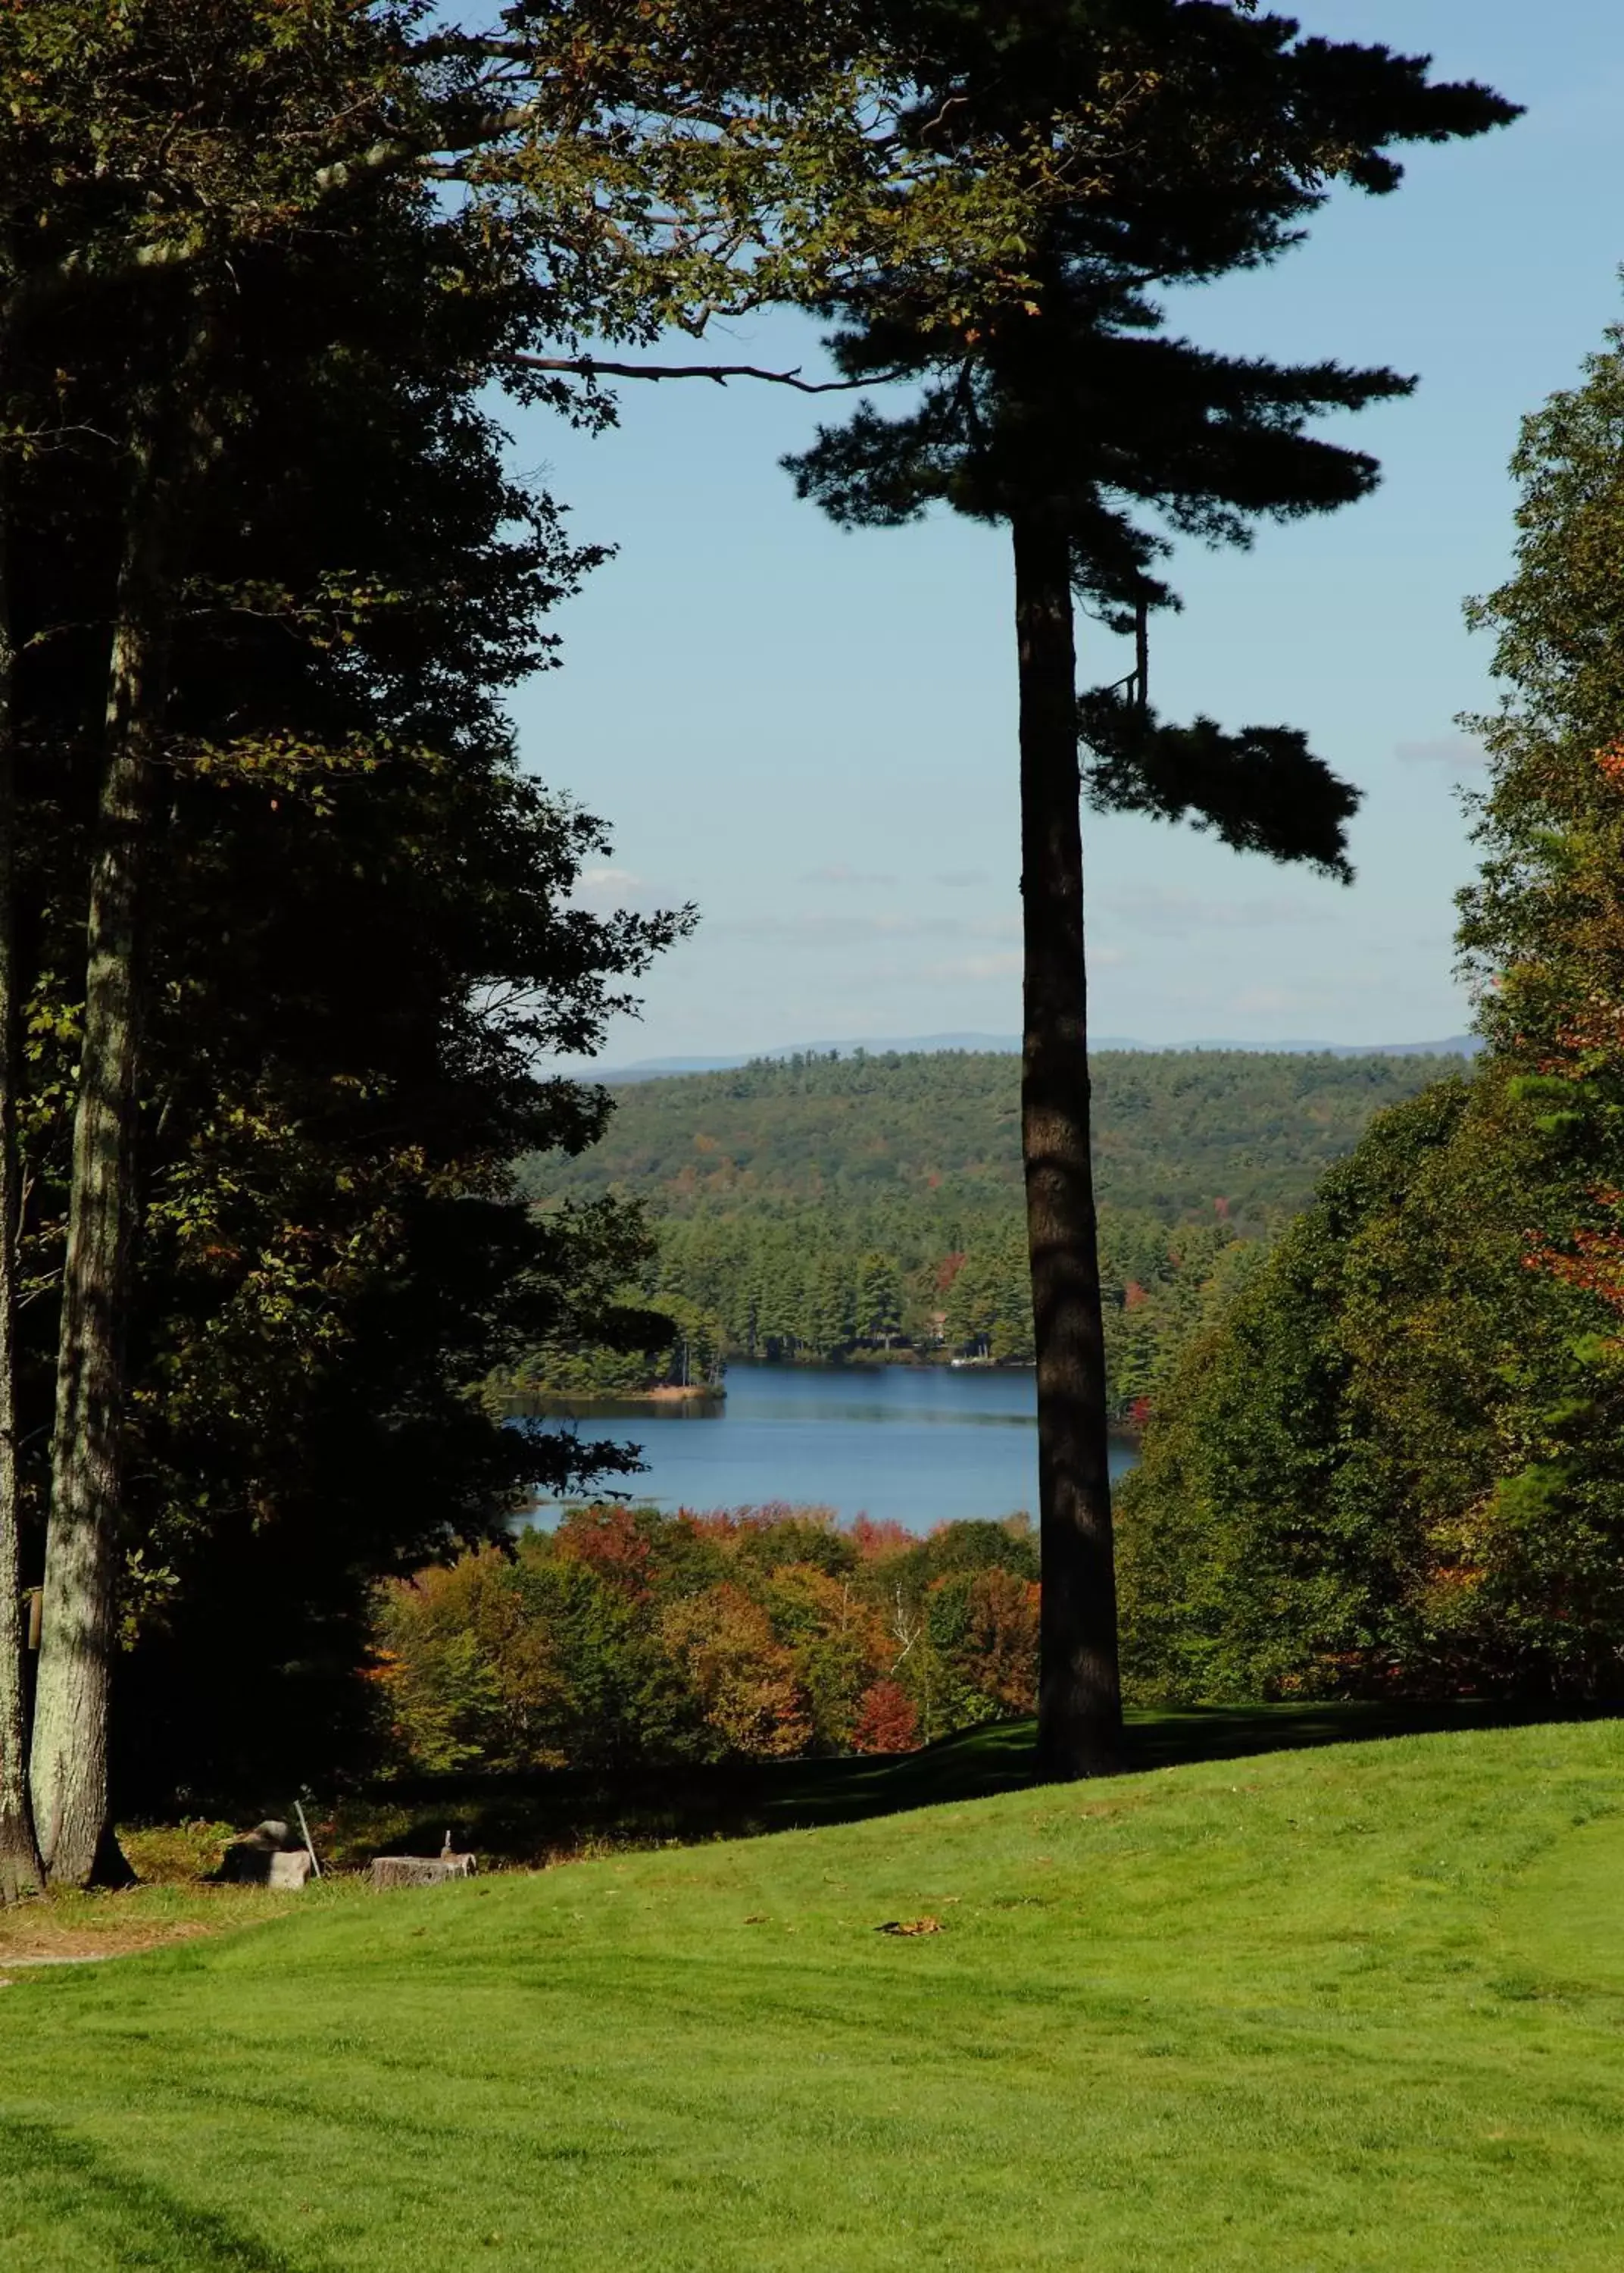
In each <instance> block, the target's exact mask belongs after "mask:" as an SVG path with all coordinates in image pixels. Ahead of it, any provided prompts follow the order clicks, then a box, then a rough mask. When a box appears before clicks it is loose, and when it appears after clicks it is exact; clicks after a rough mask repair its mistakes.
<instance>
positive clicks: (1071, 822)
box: [1014, 512, 1122, 1777]
mask: <svg viewBox="0 0 1624 2273" xmlns="http://www.w3.org/2000/svg"><path fill="white" fill-rule="evenodd" d="M1014 553H1015V629H1016V636H1017V640H1018V643H1019V653H1020V679H1021V891H1022V911H1023V917H1022V920H1023V926H1024V943H1025V964H1026V979H1025V994H1026V1016H1025V1039H1024V1046H1023V1058H1022V1082H1021V1141H1022V1155H1023V1159H1024V1162H1025V1168H1026V1206H1027V1238H1028V1246H1029V1255H1030V1260H1031V1272H1032V1318H1033V1331H1034V1334H1035V1338H1036V1347H1037V1458H1038V1504H1039V1509H1040V1512H1041V1522H1042V1550H1043V1620H1042V1639H1041V1654H1040V1674H1039V1682H1038V1705H1037V1742H1038V1752H1039V1757H1040V1759H1041V1762H1042V1765H1043V1767H1044V1771H1045V1773H1047V1774H1050V1775H1051V1776H1055V1777H1064V1776H1082V1775H1099V1774H1109V1773H1110V1772H1111V1770H1112V1769H1113V1768H1115V1767H1119V1766H1120V1765H1121V1756H1120V1747H1121V1735H1122V1705H1121V1692H1120V1688H1119V1679H1118V1671H1117V1597H1116V1574H1115V1568H1114V1564H1113V1559H1112V1554H1111V1471H1110V1465H1109V1452H1108V1444H1107V1437H1106V1425H1105V1424H1106V1404H1105V1344H1104V1324H1103V1321H1102V1318H1101V1313H1100V1279H1099V1253H1098V1242H1097V1235H1096V1222H1095V1209H1094V1171H1093V1164H1092V1161H1091V1159H1090V1155H1089V1061H1088V979H1087V971H1086V966H1085V963H1084V957H1083V928H1082V830H1081V818H1080V814H1079V803H1080V799H1079V784H1078V775H1077V712H1076V649H1075V641H1074V631H1073V622H1072V589H1071V547H1070V544H1069V541H1068V539H1067V537H1066V533H1065V531H1064V530H1063V529H1059V528H1056V527H1054V526H1052V525H1051V524H1050V523H1049V522H1047V521H1045V519H1044V517H1043V515H1042V514H1041V513H1040V512H1039V513H1033V514H1029V515H1025V514H1022V515H1017V516H1016V518H1015V520H1014Z"/></svg>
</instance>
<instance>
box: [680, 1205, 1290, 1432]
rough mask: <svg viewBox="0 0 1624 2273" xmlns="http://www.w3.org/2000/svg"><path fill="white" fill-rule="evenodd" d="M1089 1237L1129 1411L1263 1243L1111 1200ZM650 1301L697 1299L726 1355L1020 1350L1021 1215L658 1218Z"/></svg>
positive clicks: (991, 1356) (922, 1212) (809, 1212)
mask: <svg viewBox="0 0 1624 2273" xmlns="http://www.w3.org/2000/svg"><path fill="white" fill-rule="evenodd" d="M881 1240H887V1241H888V1242H889V1243H888V1244H885V1245H882V1244H879V1243H878V1242H879V1241H881ZM1101 1250H1102V1251H1101V1273H1102V1279H1103V1282H1104V1293H1105V1325H1106V1340H1107V1349H1108V1354H1109V1359H1110V1365H1111V1402H1112V1409H1113V1412H1114V1413H1115V1414H1116V1415H1117V1416H1118V1417H1119V1418H1124V1419H1126V1418H1127V1417H1129V1415H1130V1414H1132V1413H1133V1411H1134V1408H1135V1407H1136V1406H1137V1405H1138V1404H1139V1402H1140V1401H1141V1399H1144V1398H1145V1397H1147V1396H1149V1394H1150V1393H1151V1392H1152V1391H1153V1390H1154V1388H1155V1386H1156V1384H1157V1383H1158V1382H1159V1381H1160V1380H1161V1379H1162V1378H1163V1377H1164V1374H1165V1372H1166V1371H1167V1369H1168V1368H1169V1366H1170V1365H1171V1363H1172V1362H1173V1360H1174V1357H1175V1355H1176V1353H1177V1352H1178V1350H1179V1348H1180V1347H1182V1346H1183V1344H1184V1342H1185V1340H1186V1339H1187V1338H1188V1336H1189V1335H1190V1333H1191V1332H1194V1331H1195V1330H1196V1329H1197V1328H1198V1327H1199V1326H1200V1324H1201V1323H1202V1322H1203V1321H1205V1320H1207V1319H1209V1318H1210V1317H1212V1316H1213V1315H1214V1314H1215V1312H1216V1309H1217V1307H1218V1306H1219V1305H1221V1303H1222V1302H1223V1301H1224V1299H1225V1297H1226V1295H1227V1294H1228V1293H1229V1291H1230V1290H1231V1288H1232V1287H1234V1286H1235V1285H1237V1284H1238V1283H1239V1280H1240V1279H1241V1278H1243V1277H1244V1275H1245V1274H1246V1271H1247V1270H1248V1269H1249V1268H1251V1267H1252V1265H1253V1264H1254V1262H1255V1260H1256V1259H1257V1257H1258V1256H1259V1255H1260V1253H1261V1245H1260V1242H1257V1241H1255V1240H1242V1239H1237V1238H1236V1237H1234V1236H1233V1235H1232V1234H1231V1230H1230V1228H1229V1227H1227V1226H1226V1225H1224V1224H1221V1223H1216V1222H1209V1223H1206V1224H1191V1225H1181V1226H1173V1227H1169V1226H1168V1225H1166V1224H1164V1223H1163V1222H1161V1221H1160V1220H1159V1219H1157V1218H1156V1217H1155V1216H1151V1215H1148V1214H1139V1215H1129V1214H1126V1213H1115V1214H1112V1215H1110V1216H1108V1217H1106V1218H1105V1219H1104V1221H1103V1222H1102V1225H1101ZM647 1299H648V1300H649V1302H650V1303H651V1304H652V1305H653V1306H654V1307H655V1308H656V1309H659V1308H663V1307H666V1306H668V1305H669V1306H670V1307H671V1308H672V1309H674V1310H678V1311H680V1310H683V1309H689V1308H692V1309H694V1310H697V1311H698V1312H699V1313H700V1315H701V1316H703V1317H707V1318H708V1319H710V1320H711V1321H714V1325H713V1329H712V1330H713V1332H715V1333H718V1334H719V1335H720V1337H721V1339H722V1345H723V1347H724V1348H725V1349H726V1350H727V1351H728V1352H729V1353H730V1354H732V1355H735V1356H738V1357H744V1358H749V1359H754V1360H758V1361H760V1360H767V1361H775V1360H782V1359H817V1360H822V1361H825V1362H827V1361H837V1362H838V1361H841V1360H846V1359H850V1358H853V1357H856V1356H867V1357H875V1356H885V1355H887V1354H891V1355H894V1354H898V1353H899V1352H903V1351H911V1352H913V1353H914V1354H920V1355H924V1356H932V1355H937V1354H954V1355H960V1356H965V1357H972V1358H981V1359H985V1360H989V1361H991V1362H994V1363H1028V1362H1030V1360H1031V1357H1032V1299H1031V1288H1030V1281H1029V1277H1028V1265H1027V1255H1026V1234H1025V1226H1024V1223H1023V1221H1022V1218H1021V1217H1020V1216H1019V1215H1018V1214H1011V1213H1008V1212H1005V1211H1003V1210H999V1211H997V1212H992V1211H989V1212H987V1213H986V1214H984V1215H983V1216H981V1217H979V1218H971V1219H968V1220H966V1219H964V1218H960V1219H958V1220H957V1221H956V1222H950V1223H948V1224H947V1225H946V1226H944V1224H943V1223H942V1221H941V1219H940V1218H939V1216H937V1215H936V1213H935V1212H934V1211H933V1210H932V1209H931V1208H930V1207H929V1206H928V1205H925V1204H921V1203H915V1204H912V1205H903V1204H893V1205H892V1206H890V1207H888V1208H887V1209H885V1210H876V1211H870V1212H866V1213H865V1214H864V1215H859V1216H858V1217H857V1220H856V1222H855V1223H851V1222H848V1221H845V1220H842V1218H841V1216H840V1215H839V1214H837V1213H834V1212H831V1211H826V1210H823V1209H819V1208H799V1209H789V1210H785V1211H783V1212H781V1213H775V1214H769V1213H765V1212H764V1213H762V1214H760V1215H756V1216H738V1217H733V1218H730V1219H729V1218H723V1219H706V1218H702V1217H689V1218H685V1219H678V1220H677V1221H674V1222H672V1221H668V1222H666V1223H663V1224H662V1225H661V1226H660V1227H659V1257H658V1266H657V1277H656V1279H655V1281H654V1282H653V1285H652V1288H651V1291H650V1293H649V1295H648V1298H647Z"/></svg>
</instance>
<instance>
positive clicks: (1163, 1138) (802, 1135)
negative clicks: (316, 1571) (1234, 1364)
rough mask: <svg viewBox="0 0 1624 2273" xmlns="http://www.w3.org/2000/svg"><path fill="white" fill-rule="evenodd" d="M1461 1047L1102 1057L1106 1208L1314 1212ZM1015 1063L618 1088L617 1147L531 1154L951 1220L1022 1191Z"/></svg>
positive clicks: (920, 1058)
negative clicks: (1328, 1188) (1310, 1201)
mask: <svg viewBox="0 0 1624 2273" xmlns="http://www.w3.org/2000/svg"><path fill="white" fill-rule="evenodd" d="M1462 1069H1463V1061H1462V1060H1461V1059H1460V1058H1458V1057H1448V1058H1434V1057H1419V1056H1418V1057H1404V1058H1398V1057H1357V1058H1341V1057H1335V1056H1332V1055H1330V1054H1328V1053H1325V1054H1312V1055H1303V1056H1287V1055H1272V1054H1271V1055H1259V1054H1257V1053H1255V1052H1251V1051H1244V1050H1211V1051H1209V1050H1191V1051H1166V1052H1158V1053H1148V1052H1142V1051H1128V1050H1122V1051H1115V1052H1104V1053H1102V1054H1099V1055H1098V1056H1096V1057H1095V1058H1094V1059H1093V1061H1092V1063H1091V1071H1092V1076H1093V1081H1094V1109H1095V1117H1096V1150H1097V1159H1098V1174H1099V1188H1100V1197H1101V1201H1102V1204H1104V1205H1105V1206H1107V1207H1113V1208H1119V1209H1145V1210H1149V1211H1151V1212H1155V1213H1156V1214H1158V1215H1160V1216H1162V1217H1163V1218H1164V1219H1165V1220H1166V1221H1168V1222H1170V1223H1171V1222H1179V1221H1183V1220H1186V1219H1189V1218H1191V1217H1193V1216H1198V1215H1199V1216H1204V1217H1210V1215H1211V1212H1212V1207H1213V1203H1214V1201H1215V1199H1217V1198H1219V1197H1222V1198H1224V1199H1225V1200H1226V1201H1227V1203H1228V1206H1229V1212H1230V1216H1231V1219H1232V1220H1233V1221H1235V1222H1236V1223H1237V1224H1238V1225H1256V1224H1259V1223H1261V1221H1262V1219H1264V1218H1265V1217H1267V1216H1268V1215H1269V1213H1270V1212H1273V1211H1276V1210H1279V1209H1296V1208H1298V1207H1300V1206H1301V1205H1302V1204H1303V1203H1304V1202H1305V1200H1306V1198H1307V1197H1308V1194H1309V1192H1310V1191H1311V1190H1312V1189H1313V1184H1314V1182H1315V1180H1316V1178H1317V1177H1318V1175H1319V1174H1320V1171H1321V1168H1322V1167H1324V1166H1325V1165H1326V1163H1327V1162H1328V1161H1330V1160H1333V1159H1338V1158H1340V1156H1341V1155H1342V1154H1343V1153H1344V1152H1349V1151H1351V1148H1352V1146H1353V1145H1354V1144H1355V1143H1356V1142H1357V1141H1358V1137H1360V1136H1361V1135H1362V1133H1363V1131H1364V1129H1365V1128H1366V1124H1367V1122H1368V1121H1369V1120H1370V1118H1371V1116H1372V1114H1374V1113H1377V1112H1379V1111H1380V1110H1381V1107H1382V1106H1386V1105H1393V1104H1396V1103H1397V1102H1398V1101H1399V1099H1402V1098H1405V1097H1411V1096H1413V1095H1414V1094H1415V1092H1416V1091H1417V1090H1418V1089H1422V1088H1425V1087H1426V1084H1428V1083H1429V1082H1433V1081H1436V1080H1438V1079H1440V1078H1441V1076H1444V1075H1447V1074H1459V1073H1460V1072H1461V1071H1462ZM1020 1075H1021V1069H1020V1061H1019V1059H1017V1058H1014V1057H1011V1056H1008V1055H1006V1054H992V1053H991V1052H989V1053H985V1054H972V1053H969V1052H960V1051H939V1052H933V1053H928V1054H927V1053H920V1054H911V1055H905V1054H891V1055H886V1056H875V1057H867V1056H857V1055H854V1056H851V1057H838V1058H836V1057H827V1058H810V1059H790V1060H784V1061H764V1062H760V1063H758V1064H754V1065H750V1066H745V1067H741V1068H739V1069H737V1071H732V1072H723V1073H707V1074H690V1075H685V1076H675V1077H672V1078H670V1079H667V1080H659V1081H646V1082H639V1083H635V1084H631V1085H628V1086H626V1087H625V1088H622V1089H620V1090H618V1091H617V1092H616V1099H617V1102H616V1112H615V1117H614V1120H613V1121H611V1123H610V1129H609V1132H608V1134H607V1136H606V1137H604V1139H603V1141H602V1143H601V1144H596V1145H595V1146H594V1147H593V1149H592V1151H591V1152H588V1153H587V1154H586V1155H584V1156H583V1158H581V1159H579V1160H575V1161H569V1162H563V1161H551V1160H550V1161H546V1162H537V1163H535V1164H533V1165H532V1167H531V1168H530V1170H529V1174H530V1175H531V1177H532V1180H533V1181H534V1182H535V1183H536V1185H537V1187H538V1188H540V1189H545V1190H547V1191H548V1192H550V1193H558V1194H564V1193H576V1194H584V1193H588V1192H598V1191H602V1190H603V1189H606V1188H608V1187H610V1186H611V1185H619V1186H624V1187H625V1188H626V1189H630V1190H632V1191H635V1192H637V1193H639V1194H640V1195H641V1196H642V1197H644V1198H646V1199H648V1200H650V1201H652V1202H653V1203H654V1204H655V1206H657V1207H658V1208H659V1209H660V1211H661V1212H664V1213H669V1214H674V1215H691V1214H696V1213H703V1214H708V1215H732V1214H737V1213H740V1212H752V1211H756V1210H767V1211H771V1210H775V1209H780V1208H782V1207H783V1206H785V1205H786V1204H790V1205H792V1204H797V1203H805V1202H807V1201H818V1202H821V1203H824V1204H832V1205H834V1207H836V1208H839V1209H863V1208H866V1207H869V1206H871V1205H872V1204H874V1203H876V1202H883V1201H887V1200H891V1201H895V1200H898V1199H908V1198H912V1199H920V1198H924V1199H928V1200H929V1202H930V1204H932V1206H934V1207H936V1208H939V1209H940V1210H941V1211H943V1212H952V1211H953V1210H954V1209H955V1208H960V1207H964V1206H966V1205H968V1206H969V1207H971V1208H975V1207H979V1206H984V1205H985V1204H988V1203H989V1202H991V1203H992V1204H998V1205H999V1206H1008V1205H1010V1204H1014V1202H1015V1201H1016V1199H1017V1197H1018V1195H1019V1192H1020V1189H1021V1126H1020Z"/></svg>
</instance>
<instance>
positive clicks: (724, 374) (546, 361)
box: [497, 350, 907, 394]
mask: <svg viewBox="0 0 1624 2273" xmlns="http://www.w3.org/2000/svg"><path fill="white" fill-rule="evenodd" d="M497 360H498V362H499V363H506V364H517V365H518V366H519V368H520V370H523V371H566V372H573V374H574V375H575V377H576V378H578V379H714V380H715V383H716V385H717V386H726V385H727V383H728V381H729V379H767V380H768V381H769V382H770V383H771V384H772V385H773V386H792V387H794V389H795V390H796V393H797V394H849V393H850V392H851V391H852V389H853V388H854V387H864V386H883V385H884V384H885V383H886V381H887V379H902V378H905V377H906V376H907V374H906V373H905V372H903V371H876V372H875V374H874V376H873V377H872V379H803V378H802V377H801V375H800V366H799V364H797V366H796V368H795V369H794V370H793V371H763V370H762V369H761V368H760V365H759V364H752V363H603V362H601V361H600V360H599V358H598V357H597V356H535V355H520V354H519V353H518V352H517V351H516V350H514V351H512V352H510V353H508V354H506V355H503V356H498V357H497Z"/></svg>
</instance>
